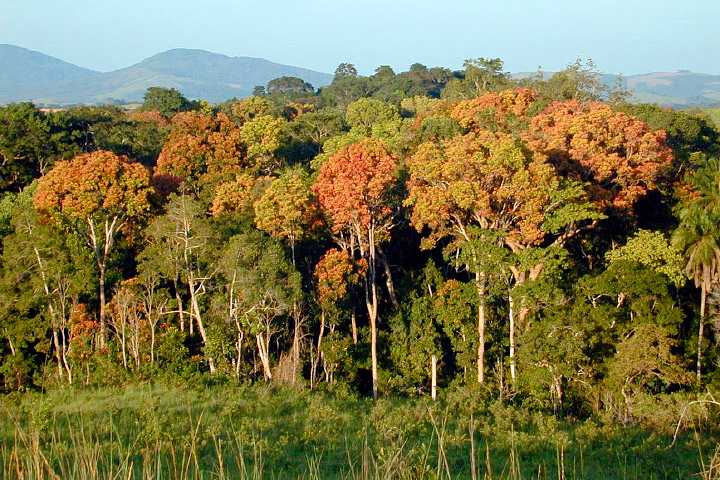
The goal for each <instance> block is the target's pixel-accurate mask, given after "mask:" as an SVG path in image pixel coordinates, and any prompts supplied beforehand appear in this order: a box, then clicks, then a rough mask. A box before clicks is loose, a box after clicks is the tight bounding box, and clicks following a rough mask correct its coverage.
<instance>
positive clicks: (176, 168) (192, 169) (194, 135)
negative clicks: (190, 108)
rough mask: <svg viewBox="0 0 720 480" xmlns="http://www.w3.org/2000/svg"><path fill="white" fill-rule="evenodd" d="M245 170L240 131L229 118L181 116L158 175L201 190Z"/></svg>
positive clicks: (160, 159)
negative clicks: (176, 179)
mask: <svg viewBox="0 0 720 480" xmlns="http://www.w3.org/2000/svg"><path fill="white" fill-rule="evenodd" d="M244 166H245V147H244V144H243V142H242V140H241V138H240V128H239V127H238V126H237V125H236V124H235V123H234V122H233V121H232V120H230V118H229V117H227V116H226V115H224V114H222V113H220V114H217V115H215V116H210V115H205V114H203V113H200V112H181V113H178V114H177V115H175V116H174V117H173V119H172V124H171V129H170V134H169V135H168V139H167V141H166V142H165V145H164V146H163V149H162V151H161V152H160V156H159V157H158V161H157V168H156V171H155V173H156V174H159V175H172V176H175V177H178V178H179V179H180V180H181V181H182V182H184V186H185V188H186V189H187V188H190V189H197V188H199V186H200V185H201V184H203V183H212V182H216V181H218V180H220V179H223V178H225V177H226V176H228V175H231V174H233V173H236V172H238V171H240V169H241V168H242V167H244Z"/></svg>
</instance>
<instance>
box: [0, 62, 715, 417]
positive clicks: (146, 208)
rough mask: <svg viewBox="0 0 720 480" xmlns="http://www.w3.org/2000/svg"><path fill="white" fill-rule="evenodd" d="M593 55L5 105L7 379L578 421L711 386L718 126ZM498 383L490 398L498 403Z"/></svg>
mask: <svg viewBox="0 0 720 480" xmlns="http://www.w3.org/2000/svg"><path fill="white" fill-rule="evenodd" d="M627 98H628V97H627V95H626V92H624V91H622V90H617V89H608V88H606V87H605V86H604V85H602V84H601V83H600V82H599V80H598V76H597V72H595V71H594V70H593V67H592V64H591V63H590V64H586V63H583V62H578V63H575V64H572V65H570V66H569V67H568V68H567V69H566V70H564V71H562V72H559V73H557V74H555V75H553V76H551V77H549V78H545V77H543V76H542V75H537V76H529V77H527V78H524V79H515V78H513V77H511V76H510V75H509V74H508V73H507V72H505V71H504V69H503V63H502V61H501V60H499V59H485V58H478V59H470V60H468V61H467V62H466V63H465V66H464V69H463V70H460V71H451V70H449V69H446V68H438V67H433V68H430V67H426V66H424V65H421V64H414V65H412V66H411V67H410V69H409V70H408V71H406V72H400V73H396V72H395V71H393V69H392V68H390V67H387V66H381V67H379V68H378V69H377V70H376V71H375V73H374V74H373V75H370V76H362V75H360V74H359V73H358V71H357V69H356V68H355V67H354V66H353V65H351V64H347V63H344V64H341V65H340V66H339V67H338V68H337V70H336V72H335V78H334V80H333V82H332V83H331V84H330V85H328V86H326V87H324V88H322V89H319V90H316V89H315V88H314V87H313V86H312V85H310V84H308V83H307V82H304V81H302V80H300V79H298V78H294V77H282V78H278V79H275V80H272V81H271V82H269V83H268V84H267V85H264V86H258V87H257V88H256V89H255V95H254V96H252V97H249V98H244V99H233V100H230V101H228V102H225V103H222V104H217V105H211V104H209V103H208V102H205V101H202V100H199V101H198V100H189V99H186V98H185V97H183V95H182V94H181V93H180V92H178V91H177V90H173V89H163V88H159V87H153V88H150V89H149V90H148V92H147V94H146V96H145V102H144V104H143V105H142V107H141V108H138V109H135V110H123V109H120V108H117V107H110V106H96V107H74V108H69V109H66V110H62V111H42V110H40V109H38V108H36V107H35V106H34V105H32V104H30V103H21V104H12V105H7V106H4V107H0V189H2V194H1V195H2V196H0V240H1V244H0V245H1V249H0V253H1V256H0V267H1V271H0V380H2V383H1V385H2V388H3V390H5V391H14V390H26V389H35V388H48V387H51V386H53V385H78V386H80V385H107V384H110V385H117V384H122V383H129V382H132V381H134V380H145V379H154V378H167V377H176V378H182V379H187V380H189V379H193V378H200V377H203V378H205V377H210V378H214V379H216V381H226V382H271V383H281V384H293V385H298V386H299V385H304V386H307V387H308V388H324V389H330V390H333V389H348V390H352V391H355V392H357V393H359V394H361V395H368V396H373V397H376V398H377V397H378V396H381V395H389V394H396V395H403V396H427V395H430V394H431V386H432V379H431V378H430V375H429V371H430V365H431V361H433V360H431V359H435V360H436V361H437V377H438V378H437V382H438V385H439V387H440V388H469V389H473V391H478V392H484V393H483V395H498V394H499V395H500V396H503V397H504V398H514V399H515V401H518V402H523V403H525V404H526V405H530V406H533V408H538V409H541V410H549V411H553V412H566V413H568V414H571V415H574V416H583V415H588V414H589V413H597V412H599V411H606V412H610V413H611V415H612V416H614V417H615V418H618V419H621V420H623V421H625V422H627V421H630V420H631V419H633V418H635V417H636V416H639V415H641V409H639V408H637V407H636V405H637V404H638V402H641V400H642V399H643V398H645V397H646V396H648V395H658V394H665V393H672V392H678V391H694V390H697V391H702V390H704V389H705V388H708V387H711V386H712V387H714V388H717V387H718V386H720V348H718V347H719V346H720V156H719V155H720V132H719V131H718V130H717V128H716V127H715V126H714V125H713V123H712V121H711V120H710V119H709V118H708V117H706V116H704V114H702V113H701V112H693V111H674V110H670V109H664V108H661V107H658V106H655V105H635V104H628V103H627V102H626V99H627ZM498 392H499V393H498Z"/></svg>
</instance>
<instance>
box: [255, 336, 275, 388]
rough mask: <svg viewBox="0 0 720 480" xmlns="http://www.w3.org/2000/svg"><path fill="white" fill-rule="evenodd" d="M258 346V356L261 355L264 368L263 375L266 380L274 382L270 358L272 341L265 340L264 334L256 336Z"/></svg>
mask: <svg viewBox="0 0 720 480" xmlns="http://www.w3.org/2000/svg"><path fill="white" fill-rule="evenodd" d="M255 338H256V340H257V346H258V354H259V355H260V363H262V367H263V375H264V377H265V380H268V381H270V380H272V371H271V370H270V358H269V353H268V351H269V350H270V339H269V338H264V337H263V334H262V333H259V334H257V335H256V336H255Z"/></svg>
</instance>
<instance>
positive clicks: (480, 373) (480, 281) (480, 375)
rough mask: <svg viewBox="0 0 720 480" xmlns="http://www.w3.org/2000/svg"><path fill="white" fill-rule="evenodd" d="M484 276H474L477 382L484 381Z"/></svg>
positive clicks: (482, 274) (481, 274) (478, 274)
mask: <svg viewBox="0 0 720 480" xmlns="http://www.w3.org/2000/svg"><path fill="white" fill-rule="evenodd" d="M485 282H486V279H485V274H484V273H481V272H477V273H476V274H475V285H476V288H477V292H478V324H477V331H478V346H477V381H478V383H483V382H484V381H485Z"/></svg>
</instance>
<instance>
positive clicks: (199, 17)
mask: <svg viewBox="0 0 720 480" xmlns="http://www.w3.org/2000/svg"><path fill="white" fill-rule="evenodd" d="M0 3H1V5H0V43H11V44H16V45H19V46H22V47H26V48H31V49H33V50H39V51H41V52H43V53H47V54H50V55H53V56H56V57H59V58H61V59H63V60H67V61H69V62H72V63H75V64H78V65H81V66H84V67H88V68H93V69H97V70H112V69H115V68H120V67H124V66H128V65H130V64H132V63H135V62H138V61H140V60H142V59H143V58H145V57H148V56H150V55H153V54H155V53H158V52H160V51H164V50H167V49H170V48H176V47H185V48H201V49H206V50H211V51H214V52H218V53H224V54H227V55H246V56H253V57H263V58H267V59H269V60H273V61H277V62H281V63H288V64H292V65H298V66H303V67H308V68H313V69H316V70H321V71H326V72H332V71H333V70H334V68H335V66H336V65H337V64H338V63H340V62H342V61H348V62H351V63H354V64H355V65H357V67H358V69H359V70H360V71H361V73H369V72H371V71H372V70H374V68H375V67H376V66H378V65H381V64H388V65H391V66H392V67H393V68H395V69H396V70H401V69H406V68H407V67H408V66H409V65H410V64H411V63H414V62H421V63H424V64H426V65H428V66H435V65H441V66H448V67H459V66H460V65H462V62H463V60H464V59H465V58H470V57H480V56H484V57H501V58H503V59H504V60H505V62H506V67H507V69H508V70H510V71H515V72H517V71H532V70H535V69H536V68H537V67H538V66H542V67H543V68H544V69H546V70H552V69H557V68H560V67H562V66H564V65H565V64H567V63H569V62H571V61H572V60H574V59H575V58H576V57H578V56H583V57H588V56H589V57H592V58H593V59H594V60H595V63H596V64H597V65H598V67H599V68H600V69H601V70H603V71H606V72H617V73H625V74H633V73H644V72H650V71H664V70H675V69H690V70H694V71H698V72H705V73H720V32H718V25H720V0H591V1H586V0H463V1H460V0H0ZM0 68H2V66H0Z"/></svg>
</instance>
